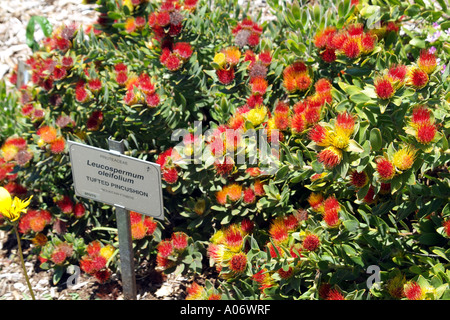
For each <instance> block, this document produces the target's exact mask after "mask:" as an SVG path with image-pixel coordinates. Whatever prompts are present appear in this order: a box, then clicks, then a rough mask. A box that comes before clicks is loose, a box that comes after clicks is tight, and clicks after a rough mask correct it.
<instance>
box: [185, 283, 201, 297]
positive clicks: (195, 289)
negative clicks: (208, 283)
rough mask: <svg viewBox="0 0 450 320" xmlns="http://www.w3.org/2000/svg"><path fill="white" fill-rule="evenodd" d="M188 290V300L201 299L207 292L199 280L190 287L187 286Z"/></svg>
mask: <svg viewBox="0 0 450 320" xmlns="http://www.w3.org/2000/svg"><path fill="white" fill-rule="evenodd" d="M186 291H187V293H188V295H187V297H186V300H199V299H200V298H201V297H202V295H203V293H204V292H205V288H204V287H202V286H201V285H199V284H198V283H197V282H193V283H192V284H191V285H190V286H189V287H187V288H186Z"/></svg>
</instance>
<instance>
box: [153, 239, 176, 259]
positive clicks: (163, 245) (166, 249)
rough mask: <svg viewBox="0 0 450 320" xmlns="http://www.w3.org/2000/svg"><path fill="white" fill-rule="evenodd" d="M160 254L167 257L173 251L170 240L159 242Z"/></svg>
mask: <svg viewBox="0 0 450 320" xmlns="http://www.w3.org/2000/svg"><path fill="white" fill-rule="evenodd" d="M157 249H158V255H160V256H161V257H164V258H167V257H168V256H170V255H171V254H172V253H173V246H172V242H171V241H168V240H163V241H161V242H160V243H159V244H158V247H157Z"/></svg>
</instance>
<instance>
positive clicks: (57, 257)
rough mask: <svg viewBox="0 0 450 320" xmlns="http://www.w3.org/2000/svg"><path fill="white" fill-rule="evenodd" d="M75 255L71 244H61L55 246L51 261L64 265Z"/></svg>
mask: <svg viewBox="0 0 450 320" xmlns="http://www.w3.org/2000/svg"><path fill="white" fill-rule="evenodd" d="M72 254H73V247H72V245H71V244H70V243H67V242H61V243H59V244H57V245H56V246H55V248H54V249H53V252H52V254H51V257H50V260H51V261H52V262H53V263H55V264H56V265H62V264H63V263H64V262H65V261H66V259H68V258H70V257H71V256H72Z"/></svg>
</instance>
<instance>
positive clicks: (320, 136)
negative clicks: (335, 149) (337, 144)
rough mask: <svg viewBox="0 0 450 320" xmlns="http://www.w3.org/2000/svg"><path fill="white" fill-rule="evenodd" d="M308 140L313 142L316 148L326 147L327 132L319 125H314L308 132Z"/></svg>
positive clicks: (327, 142)
mask: <svg viewBox="0 0 450 320" xmlns="http://www.w3.org/2000/svg"><path fill="white" fill-rule="evenodd" d="M308 138H309V139H311V140H312V141H314V142H315V143H316V144H317V145H318V146H326V145H328V144H329V141H328V130H327V129H326V128H324V127H322V126H321V125H320V124H316V125H315V126H314V127H312V129H311V130H310V131H309V132H308Z"/></svg>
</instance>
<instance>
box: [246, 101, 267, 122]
mask: <svg viewBox="0 0 450 320" xmlns="http://www.w3.org/2000/svg"><path fill="white" fill-rule="evenodd" d="M266 115H267V110H266V107H264V106H260V107H256V108H254V109H252V110H250V111H249V112H247V120H248V121H250V122H251V123H252V125H253V126H254V127H256V126H258V125H260V124H261V123H263V122H264V120H265V119H266Z"/></svg>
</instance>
